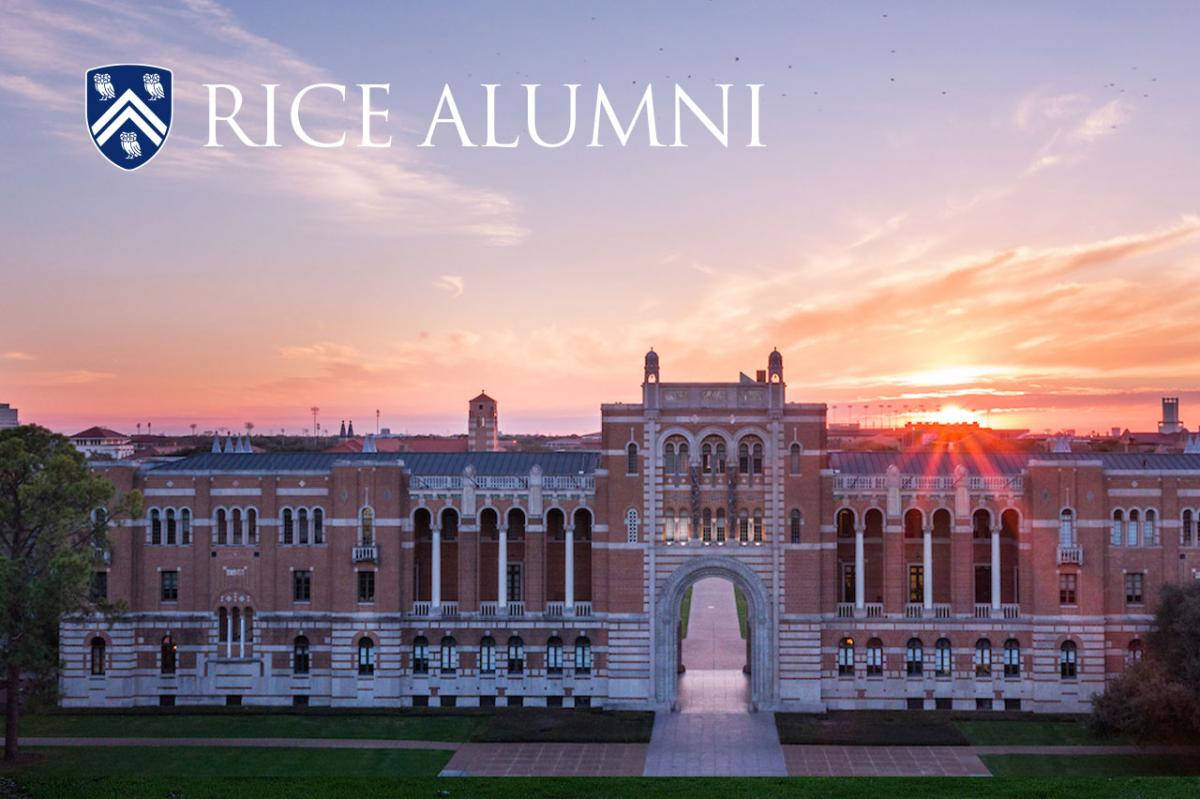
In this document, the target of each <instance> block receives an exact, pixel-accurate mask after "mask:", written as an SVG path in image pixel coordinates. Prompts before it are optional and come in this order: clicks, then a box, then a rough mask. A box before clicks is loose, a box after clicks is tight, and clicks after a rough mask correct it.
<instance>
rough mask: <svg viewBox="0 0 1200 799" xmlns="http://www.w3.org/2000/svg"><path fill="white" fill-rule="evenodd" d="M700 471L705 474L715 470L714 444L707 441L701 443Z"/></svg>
mask: <svg viewBox="0 0 1200 799" xmlns="http://www.w3.org/2000/svg"><path fill="white" fill-rule="evenodd" d="M700 471H702V472H704V473H705V474H712V471H713V445H712V444H710V443H708V442H707V441H705V442H704V443H702V444H701V445H700Z"/></svg>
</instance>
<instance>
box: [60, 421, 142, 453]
mask: <svg viewBox="0 0 1200 799" xmlns="http://www.w3.org/2000/svg"><path fill="white" fill-rule="evenodd" d="M71 443H72V444H74V445H75V449H77V450H79V451H80V452H82V453H83V454H84V455H86V456H87V457H89V458H107V459H110V460H117V461H119V460H123V459H125V458H131V457H133V451H134V446H133V439H131V438H130V437H129V436H127V435H125V434H124V433H118V432H117V431H116V430H109V429H108V428H107V427H89V428H88V429H87V430H83V431H81V432H79V433H76V434H75V435H73V436H71Z"/></svg>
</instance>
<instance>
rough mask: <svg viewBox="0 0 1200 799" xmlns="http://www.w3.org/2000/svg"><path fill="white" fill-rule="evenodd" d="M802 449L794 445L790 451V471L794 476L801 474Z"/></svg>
mask: <svg viewBox="0 0 1200 799" xmlns="http://www.w3.org/2000/svg"><path fill="white" fill-rule="evenodd" d="M801 452H802V450H801V449H800V445H799V444H795V443H793V444H792V446H791V447H790V448H789V449H788V467H789V468H788V471H789V472H791V473H792V474H800V453H801Z"/></svg>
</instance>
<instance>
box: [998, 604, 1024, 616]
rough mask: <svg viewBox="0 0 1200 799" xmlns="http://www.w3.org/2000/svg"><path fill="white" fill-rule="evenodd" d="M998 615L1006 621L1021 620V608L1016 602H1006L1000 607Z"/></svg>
mask: <svg viewBox="0 0 1200 799" xmlns="http://www.w3.org/2000/svg"><path fill="white" fill-rule="evenodd" d="M1000 615H1002V616H1003V617H1004V618H1006V619H1019V618H1021V606H1020V605H1019V604H1017V603H1016V602H1006V603H1005V604H1003V605H1001V606H1000Z"/></svg>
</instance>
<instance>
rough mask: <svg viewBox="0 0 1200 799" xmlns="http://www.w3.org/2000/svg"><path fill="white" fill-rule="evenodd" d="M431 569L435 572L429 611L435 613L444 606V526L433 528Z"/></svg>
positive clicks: (430, 593)
mask: <svg viewBox="0 0 1200 799" xmlns="http://www.w3.org/2000/svg"><path fill="white" fill-rule="evenodd" d="M430 564H431V565H430V569H429V570H430V571H431V572H433V575H432V583H431V585H430V590H429V600H430V602H429V605H430V608H429V612H430V614H435V613H437V612H438V610H439V609H440V608H441V607H442V528H440V527H434V528H433V548H432V549H431V550H430Z"/></svg>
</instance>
